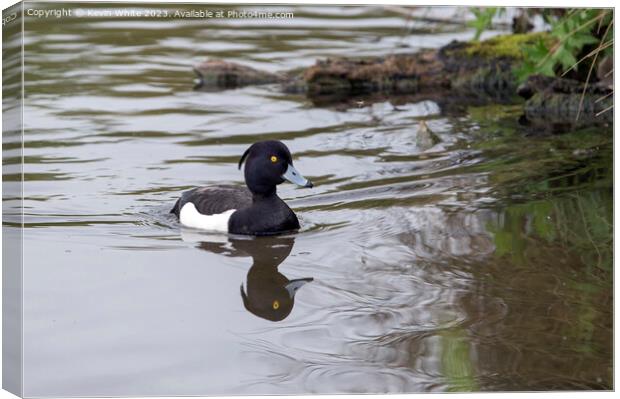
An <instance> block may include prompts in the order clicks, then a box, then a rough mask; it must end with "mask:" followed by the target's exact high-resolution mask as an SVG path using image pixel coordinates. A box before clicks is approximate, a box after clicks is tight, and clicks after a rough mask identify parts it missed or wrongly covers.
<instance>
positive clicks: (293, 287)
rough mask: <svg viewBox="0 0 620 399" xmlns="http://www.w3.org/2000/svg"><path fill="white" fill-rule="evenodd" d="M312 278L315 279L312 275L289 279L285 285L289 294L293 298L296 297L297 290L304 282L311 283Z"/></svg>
mask: <svg viewBox="0 0 620 399" xmlns="http://www.w3.org/2000/svg"><path fill="white" fill-rule="evenodd" d="M312 280H314V279H313V278H312V277H307V278H298V279H296V280H291V281H289V282H288V284H286V285H285V287H286V290H287V291H288V295H289V296H290V297H291V298H294V297H295V293H296V292H297V290H298V289H300V288H301V287H302V286H303V285H304V284H306V283H309V282H311V281H312Z"/></svg>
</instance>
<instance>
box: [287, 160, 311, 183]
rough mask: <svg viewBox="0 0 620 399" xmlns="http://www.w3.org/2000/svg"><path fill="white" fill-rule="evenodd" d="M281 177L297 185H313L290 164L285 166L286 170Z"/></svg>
mask: <svg viewBox="0 0 620 399" xmlns="http://www.w3.org/2000/svg"><path fill="white" fill-rule="evenodd" d="M282 178H283V179H286V180H288V181H290V182H291V183H295V184H297V185H298V186H302V187H308V188H312V187H313V186H314V185H313V184H312V182H311V181H310V180H308V179H306V178H305V177H303V176H302V175H301V173H299V172H298V171H297V169H295V168H294V167H293V165H291V164H289V165H288V168H286V172H284V174H283V175H282Z"/></svg>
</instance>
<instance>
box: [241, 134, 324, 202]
mask: <svg viewBox="0 0 620 399" xmlns="http://www.w3.org/2000/svg"><path fill="white" fill-rule="evenodd" d="M244 162H245V169H244V176H245V184H246V185H247V186H248V188H249V189H250V191H252V193H254V194H261V195H270V194H272V193H275V190H276V186H277V185H278V184H280V183H282V182H284V180H288V181H290V182H291V183H295V184H297V185H300V186H302V187H312V183H311V182H310V181H309V180H308V179H306V178H304V177H303V176H302V175H301V173H299V172H298V171H297V170H296V169H295V168H294V167H293V157H291V152H290V151H289V150H288V148H287V147H286V146H285V145H284V144H283V143H282V142H280V141H275V140H269V141H260V142H258V143H254V144H252V145H251V146H250V148H248V149H247V150H246V151H245V152H244V153H243V155H242V156H241V159H240V160H239V169H241V165H242V164H243V163H244Z"/></svg>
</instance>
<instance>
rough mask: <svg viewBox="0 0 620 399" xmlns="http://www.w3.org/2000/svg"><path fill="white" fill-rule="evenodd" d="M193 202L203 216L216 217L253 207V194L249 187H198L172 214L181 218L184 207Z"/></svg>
mask: <svg viewBox="0 0 620 399" xmlns="http://www.w3.org/2000/svg"><path fill="white" fill-rule="evenodd" d="M188 202H191V203H193V204H194V206H195V207H196V209H197V210H198V212H200V213H201V214H203V215H215V214H218V213H224V212H226V211H228V210H231V209H243V208H247V207H249V206H251V205H252V193H251V192H250V190H248V189H247V187H240V186H233V185H228V186H227V185H222V186H213V187H198V188H194V189H192V190H189V191H186V192H184V193H183V194H182V195H181V198H179V200H178V201H177V202H176V204H174V207H173V208H172V210H170V213H174V214H175V215H177V217H178V216H179V214H180V213H181V208H183V205H185V204H187V203H188Z"/></svg>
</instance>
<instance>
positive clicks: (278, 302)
mask: <svg viewBox="0 0 620 399" xmlns="http://www.w3.org/2000/svg"><path fill="white" fill-rule="evenodd" d="M208 238H209V236H205V235H201V234H198V235H196V236H193V235H192V237H191V238H189V237H188V235H187V234H183V240H184V241H193V242H198V248H200V249H204V250H205V251H210V252H214V253H219V254H224V255H226V256H235V257H237V256H251V257H252V261H253V262H252V266H251V267H250V270H249V271H248V274H247V278H246V284H245V288H244V287H243V284H241V289H240V292H241V299H242V301H243V305H244V306H245V308H246V309H247V310H248V311H250V312H251V313H253V314H254V315H256V316H258V317H262V318H263V319H266V320H271V321H281V320H284V319H285V318H286V317H287V316H288V315H289V314H290V313H291V311H292V310H293V306H294V305H295V295H296V294H297V291H298V290H299V289H300V288H301V287H302V286H303V285H305V284H306V283H309V282H311V281H312V280H313V278H312V277H306V278H298V279H294V280H289V279H288V278H287V277H286V276H285V275H283V274H282V273H280V271H279V270H278V267H279V266H280V264H282V262H284V260H285V259H286V258H288V256H289V255H290V254H291V251H292V250H293V245H294V244H295V237H282V236H278V237H256V238H245V237H244V238H232V237H229V238H228V241H227V242H224V243H222V242H210V241H207V240H208ZM201 239H202V240H201Z"/></svg>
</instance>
